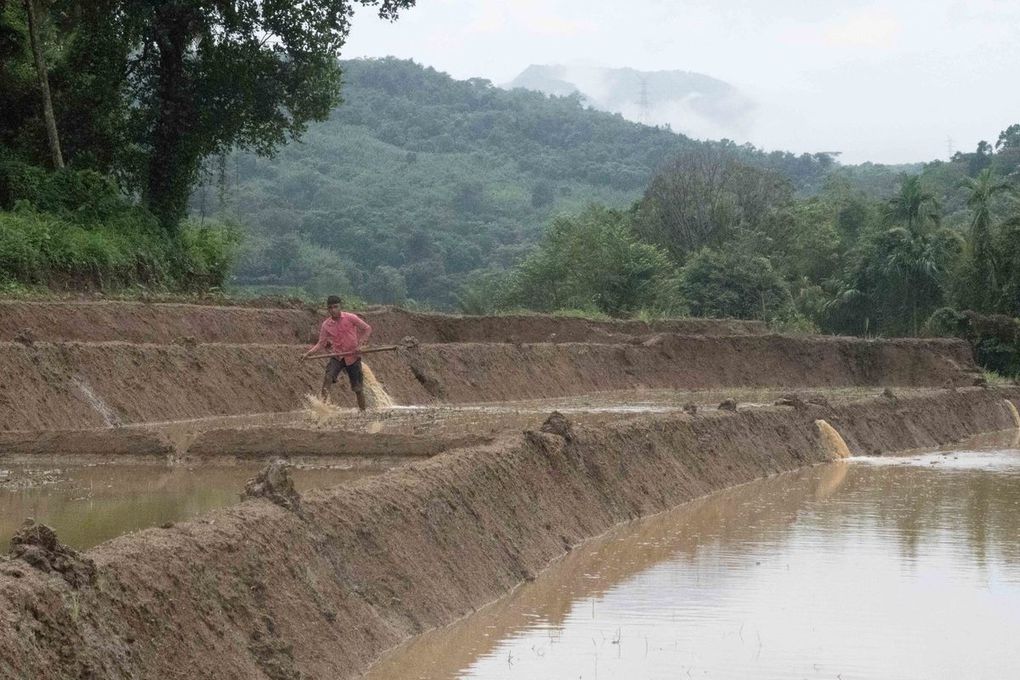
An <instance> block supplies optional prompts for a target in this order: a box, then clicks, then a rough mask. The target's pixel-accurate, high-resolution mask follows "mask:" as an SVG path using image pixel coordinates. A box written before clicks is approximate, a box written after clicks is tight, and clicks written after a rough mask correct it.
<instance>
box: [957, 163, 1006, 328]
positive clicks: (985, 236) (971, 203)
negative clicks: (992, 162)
mask: <svg viewBox="0 0 1020 680" xmlns="http://www.w3.org/2000/svg"><path fill="white" fill-rule="evenodd" d="M962 187H963V189H964V190H965V191H966V192H967V207H969V208H970V209H971V210H972V211H973V213H974V217H973V219H972V220H971V223H970V238H969V243H968V244H967V246H968V253H967V255H968V257H967V267H968V272H967V276H966V278H967V279H969V282H968V285H969V290H968V291H967V292H968V295H966V297H968V298H969V299H970V300H969V301H970V302H971V306H973V307H975V308H976V309H977V311H981V312H990V311H994V308H995V306H996V299H997V298H998V296H999V290H998V276H997V268H998V264H997V263H996V261H995V247H994V245H993V240H994V234H993V233H992V202H993V199H994V198H995V197H996V196H997V195H999V194H1004V193H1006V192H1008V191H1010V189H1011V186H1010V184H1009V182H1007V181H1006V180H1004V179H1001V178H998V177H996V176H995V174H994V173H993V172H992V169H991V168H985V169H984V170H982V171H981V172H980V173H978V176H977V177H968V178H967V179H965V180H964V181H963V183H962Z"/></svg>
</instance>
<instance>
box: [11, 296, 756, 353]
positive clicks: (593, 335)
mask: <svg viewBox="0 0 1020 680" xmlns="http://www.w3.org/2000/svg"><path fill="white" fill-rule="evenodd" d="M358 314H360V315H361V316H362V317H364V318H365V320H366V321H368V322H369V323H370V324H371V325H372V327H373V329H374V339H373V341H374V342H375V343H376V344H395V343H399V342H401V341H402V340H403V339H404V338H405V337H408V336H411V337H414V338H417V339H418V341H419V342H423V343H448V342H452V343H456V342H620V341H623V340H625V339H626V338H628V337H631V336H644V335H649V334H654V333H677V334H681V335H760V334H764V333H766V332H767V327H766V326H765V324H764V323H762V322H760V321H741V320H736V319H671V320H664V321H649V322H645V321H591V320H588V319H583V318H578V317H563V316H551V315H543V314H527V315H524V314H520V315H506V316H460V315H454V314H438V313H421V312H409V311H407V310H403V309H400V308H398V307H385V308H379V309H369V310H366V311H361V312H358ZM323 316H324V312H323V311H322V310H316V309H313V308H311V307H302V306H297V307H287V308H277V307H244V306H222V305H198V304H184V303H151V302H108V301H90V302H82V301H49V302H24V301H2V300H0V340H7V341H15V340H19V339H28V338H31V339H35V340H40V341H52V342H58V341H62V342H67V341H83V342H112V341H121V342H133V343H145V344H173V343H211V342H224V343H234V344H238V343H257V344H304V343H312V342H314V341H315V339H316V337H317V335H318V328H319V323H320V322H321V321H322V318H323Z"/></svg>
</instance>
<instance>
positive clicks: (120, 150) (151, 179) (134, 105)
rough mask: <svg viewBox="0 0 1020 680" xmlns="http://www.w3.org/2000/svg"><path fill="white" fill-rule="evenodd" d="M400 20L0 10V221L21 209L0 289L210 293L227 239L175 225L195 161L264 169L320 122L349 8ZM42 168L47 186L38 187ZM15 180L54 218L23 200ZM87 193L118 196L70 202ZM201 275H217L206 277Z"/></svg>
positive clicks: (63, 1)
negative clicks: (237, 156)
mask: <svg viewBox="0 0 1020 680" xmlns="http://www.w3.org/2000/svg"><path fill="white" fill-rule="evenodd" d="M413 4H414V0H308V1H306V2H301V3H288V2H261V1H259V0H237V1H235V2H217V1H212V0H173V1H172V2H155V3H154V2H148V1H146V0H98V1H96V2H87V3H83V2H80V1H79V0H51V1H49V2H37V1H36V0H32V1H31V2H21V1H18V2H15V1H14V0H0V111H2V112H3V115H2V116H0V159H2V160H3V161H4V162H3V166H4V167H2V168H0V186H2V187H3V188H4V191H5V192H6V196H5V197H4V196H0V198H2V199H3V205H2V206H0V207H2V208H4V209H5V210H10V209H12V208H13V207H14V204H15V201H21V202H22V203H19V207H18V208H17V210H16V212H15V213H14V214H7V213H5V214H3V215H0V218H2V219H3V235H4V236H3V238H4V243H5V244H6V245H8V246H10V247H11V248H12V249H13V250H12V251H11V253H14V252H15V251H16V252H17V253H20V254H19V255H17V256H15V255H14V254H9V255H7V256H5V259H4V267H3V268H0V278H4V279H17V280H20V281H23V282H28V281H31V282H39V281H52V279H53V277H54V276H55V275H56V273H57V272H64V273H66V274H67V275H68V276H70V278H71V279H72V281H76V280H81V281H88V282H90V284H100V283H102V284H103V285H106V284H107V283H108V282H121V283H123V282H155V281H159V282H163V283H167V282H173V284H174V285H198V284H200V283H201V282H203V281H207V280H208V281H213V280H214V281H215V282H217V283H218V282H220V281H221V280H222V279H223V277H224V272H225V271H226V267H227V262H226V250H227V248H226V246H227V244H228V243H229V242H230V240H231V239H232V237H231V236H229V235H227V233H226V232H223V231H220V232H216V233H214V232H213V231H211V230H210V229H208V228H203V229H200V230H199V231H194V230H193V229H191V228H190V227H189V226H188V224H189V223H188V222H187V221H186V220H185V217H186V214H187V203H188V200H189V197H190V195H191V193H192V190H193V188H194V186H195V185H196V183H197V181H198V179H199V176H200V173H201V170H202V168H203V164H204V163H205V161H206V160H207V159H208V158H210V157H212V156H215V155H217V154H224V153H226V152H228V151H230V150H232V149H249V150H251V151H253V152H254V153H258V154H271V153H272V152H273V151H274V150H275V149H276V148H277V147H279V146H280V145H282V144H283V143H284V142H286V141H287V140H290V139H293V138H295V137H296V136H298V135H299V134H300V133H301V132H303V131H304V130H305V128H306V126H307V124H308V122H309V121H312V120H321V119H323V118H325V117H326V116H327V115H328V114H329V112H330V111H331V110H332V108H333V107H334V106H335V105H336V103H337V102H338V100H339V89H340V67H339V64H338V62H337V56H338V52H339V50H340V48H341V47H342V45H343V44H344V42H345V41H346V38H347V35H348V31H349V30H350V22H351V19H352V17H353V14H354V8H355V6H357V5H370V6H377V8H378V13H379V15H380V16H381V17H383V18H387V19H393V18H395V17H396V15H397V13H398V12H399V11H400V10H402V9H404V8H407V7H410V6H412V5H413ZM61 148H62V150H63V153H61ZM65 160H66V166H67V168H68V171H67V172H64V167H65ZM26 167H27V168H30V169H31V171H29V170H24V169H25V168H26ZM45 167H49V168H50V169H52V170H54V171H56V177H55V178H54V179H53V180H52V181H50V180H46V179H45V178H41V177H39V176H38V175H39V172H41V169H42V168H45ZM25 176H30V178H31V181H28V182H27V185H31V186H36V187H39V186H42V185H44V184H45V185H47V186H49V187H50V188H51V189H52V191H54V192H56V193H57V194H59V199H60V201H61V202H62V204H63V205H64V207H62V208H60V209H58V210H51V207H52V206H51V205H50V204H51V203H52V201H50V200H49V198H50V197H49V195H48V194H47V195H40V196H33V195H22V193H23V190H24V189H25V186H26V182H25V181H24V179H25ZM96 182H99V183H109V184H110V185H111V186H113V185H112V183H114V182H115V183H116V189H111V190H107V189H108V188H109V187H106V186H105V184H104V187H103V191H102V192H101V195H100V196H98V197H93V196H90V195H87V194H85V195H79V194H75V193H74V192H73V190H74V189H75V187H74V185H75V183H84V184H90V183H93V184H94V183H96ZM29 188H30V187H29ZM65 189H67V190H70V191H71V193H67V194H61V193H60V192H61V191H62V190H65ZM19 192H20V193H19ZM28 193H31V191H29V192H28ZM100 200H101V201H102V202H103V204H102V206H100V205H99V204H97V203H96V201H100ZM134 203H140V206H137V209H135V208H136V206H134V205H133V204H134ZM67 206H71V207H67ZM82 210H85V211H93V210H100V211H101V212H102V211H103V210H106V211H107V212H106V214H103V215H92V216H91V217H90V216H88V215H84V214H80V213H81V211H82ZM110 210H112V211H113V212H110ZM69 211H70V213H73V214H70V213H69ZM153 220H154V221H155V224H156V225H157V226H158V229H156V230H154V229H153ZM159 232H162V233H159ZM35 250H38V251H39V257H35V256H33V257H34V258H35V259H33V260H32V261H31V262H30V261H29V259H30V258H29V255H30V254H31V252H34V251H35ZM212 250H216V251H218V252H217V253H215V254H212V253H211V251H212ZM219 251H222V252H219ZM192 256H193V257H192ZM26 258H29V259H26ZM40 258H41V259H40ZM181 258H184V260H182V259H181ZM188 258H191V259H188ZM185 260H187V261H186V262H185ZM79 266H80V267H81V269H80V270H79V269H76V267H79ZM208 267H213V268H214V269H217V270H222V271H219V272H218V273H217V274H215V275H213V276H211V277H210V276H208V275H207V274H206V273H204V270H205V269H206V268H208ZM187 271H191V274H192V275H191V277H190V278H188V279H187V280H186V281H185V280H184V279H182V278H181V275H182V273H183V272H187Z"/></svg>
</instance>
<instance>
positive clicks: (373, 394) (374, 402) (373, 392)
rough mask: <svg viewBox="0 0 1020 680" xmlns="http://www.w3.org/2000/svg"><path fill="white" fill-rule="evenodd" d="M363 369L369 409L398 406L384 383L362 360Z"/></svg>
mask: <svg viewBox="0 0 1020 680" xmlns="http://www.w3.org/2000/svg"><path fill="white" fill-rule="evenodd" d="M361 369H362V372H363V373H364V375H365V396H366V398H367V399H368V406H369V408H391V407H393V406H396V402H394V401H393V398H392V397H391V396H390V395H388V394H387V393H386V390H385V389H383V386H382V383H380V382H379V379H378V378H376V377H375V373H373V372H372V369H371V367H370V366H369V365H368V364H367V363H365V360H364V359H362V360H361Z"/></svg>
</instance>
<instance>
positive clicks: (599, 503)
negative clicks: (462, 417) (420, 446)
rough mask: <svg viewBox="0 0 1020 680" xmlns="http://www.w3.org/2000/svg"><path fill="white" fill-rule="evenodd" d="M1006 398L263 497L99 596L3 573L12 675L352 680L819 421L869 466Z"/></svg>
mask: <svg viewBox="0 0 1020 680" xmlns="http://www.w3.org/2000/svg"><path fill="white" fill-rule="evenodd" d="M1005 396H1008V397H1010V398H1011V399H1014V400H1016V399H1017V398H1018V397H1020V394H1018V392H1017V391H1016V390H1013V391H1010V392H1006V391H1003V390H995V389H979V388H972V389H966V390H945V391H940V392H938V393H935V394H931V395H928V396H923V397H911V398H901V399H889V398H877V399H871V400H867V401H864V402H858V403H855V404H850V405H843V406H836V407H830V408H827V407H825V406H816V405H809V406H808V407H807V408H806V409H797V408H789V407H772V408H763V409H750V410H746V411H740V412H737V413H712V414H708V415H705V416H697V417H693V418H692V417H689V416H678V415H674V414H670V415H655V416H647V417H642V418H638V419H634V420H628V421H620V422H614V423H610V424H606V425H602V426H578V425H575V426H573V427H572V428H570V429H569V431H570V433H571V438H570V440H569V441H568V440H567V439H566V438H565V437H562V436H559V435H556V434H549V433H544V432H538V431H529V432H526V433H524V435H522V436H519V437H514V438H512V439H507V440H503V441H499V442H496V443H494V444H492V445H489V446H485V447H478V448H473V449H466V450H459V451H454V452H449V453H446V454H441V455H439V456H437V457H435V458H432V459H429V460H427V461H422V462H416V463H413V464H411V465H409V466H407V467H404V468H401V469H398V470H394V471H391V472H389V473H386V474H383V475H380V476H377V477H374V478H371V479H367V480H363V481H359V482H356V483H354V484H351V485H348V486H343V487H338V488H335V489H332V490H326V491H320V492H315V493H310V494H307V495H306V496H304V497H303V498H302V499H301V512H300V514H299V513H296V512H293V511H291V510H287V509H284V508H281V507H279V506H277V505H275V504H272V503H269V502H266V501H263V500H258V501H249V502H246V503H243V504H241V505H239V506H237V507H234V508H231V509H227V510H222V511H218V512H214V513H211V514H210V515H208V516H206V517H204V518H202V519H199V520H197V521H193V522H188V523H184V524H179V525H176V526H174V527H172V528H169V529H152V530H147V531H143V532H140V533H138V534H134V535H131V536H125V537H122V538H119V539H115V540H113V541H110V542H108V543H105V544H102V545H100V546H98V547H97V548H95V549H93V550H91V551H89V552H88V553H87V557H88V559H90V560H92V561H93V562H94V564H95V566H96V578H95V583H94V585H92V586H85V587H80V588H75V587H73V586H72V585H70V584H68V583H67V582H66V581H65V580H63V579H60V578H58V577H54V576H52V575H46V574H43V573H41V572H39V571H37V570H35V569H33V568H32V567H30V566H29V565H27V564H25V563H23V562H21V561H18V560H12V561H5V562H3V563H2V564H0V675H2V676H4V677H60V678H63V677H68V678H71V677H75V678H77V677H103V678H133V677H161V678H183V677H209V676H215V677H218V678H250V677H261V676H264V675H265V676H268V677H273V678H302V677H304V678H320V677H322V678H325V677H341V678H347V677H354V676H356V675H358V674H359V673H361V672H363V671H364V669H365V668H367V666H368V665H369V664H370V663H372V662H373V661H374V660H375V659H377V658H378V656H379V655H380V654H381V653H382V652H383V651H385V650H387V649H389V648H391V647H393V646H394V645H396V644H398V643H400V642H402V641H403V640H405V639H407V638H408V637H409V636H413V635H415V634H417V633H420V632H422V631H424V630H427V629H429V628H432V627H435V626H440V625H444V624H446V623H449V622H451V621H452V620H454V619H456V618H458V617H460V616H463V615H465V614H467V613H470V612H471V611H473V610H475V609H476V608H478V607H479V606H481V605H483V604H485V603H487V602H489V601H491V600H493V599H494V598H497V597H499V596H501V595H503V594H505V593H506V592H508V591H509V590H510V589H511V588H513V587H514V586H516V585H517V584H519V583H520V582H522V581H524V580H528V579H532V578H534V577H535V575H536V574H537V573H538V572H539V571H541V570H542V569H543V568H545V567H546V566H547V565H548V564H549V563H550V561H551V560H554V559H556V558H557V557H559V556H561V555H562V554H563V553H564V552H565V551H566V550H569V549H570V547H571V546H573V545H576V544H577V543H579V542H580V541H583V540H585V539H588V538H591V537H593V536H595V535H598V534H600V533H602V532H604V531H606V530H607V529H609V528H611V527H612V526H614V525H616V524H618V523H620V522H624V521H627V520H630V519H634V518H636V517H640V516H644V515H648V514H652V513H655V512H659V511H662V510H665V509H668V508H670V507H673V506H675V505H677V504H678V503H681V502H684V501H687V500H690V499H692V498H695V497H698V496H701V495H704V494H706V493H709V492H711V491H714V490H718V489H721V488H725V487H728V486H732V485H735V484H739V483H742V482H746V481H750V480H753V479H756V478H760V477H763V476H767V475H771V474H775V473H778V472H782V471H785V470H792V469H796V468H799V467H802V466H804V465H810V464H813V463H817V462H821V461H822V460H823V458H824V455H823V453H822V452H821V450H820V446H819V441H818V434H817V429H816V428H815V426H814V420H815V419H816V418H819V417H824V418H826V419H828V420H829V421H830V422H832V423H834V424H838V428H839V429H840V431H841V433H842V434H843V436H844V437H845V438H846V440H847V442H848V443H849V444H850V447H851V449H852V450H853V452H854V453H855V454H856V453H862V452H867V451H869V450H871V449H873V448H874V447H876V446H879V445H881V446H883V447H884V450H885V451H889V450H904V449H912V448H917V447H924V446H933V445H939V444H949V443H952V442H955V441H959V440H961V439H962V438H965V437H967V436H969V435H974V434H979V433H982V432H989V431H995V430H1002V429H1007V428H1011V427H1013V426H1014V424H1013V420H1012V415H1011V414H1010V413H1009V411H1008V409H1007V408H1006V406H1005V404H1004V403H1003V398H1004V397H1005ZM510 480H512V481H513V483H508V482H509V481H510Z"/></svg>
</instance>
